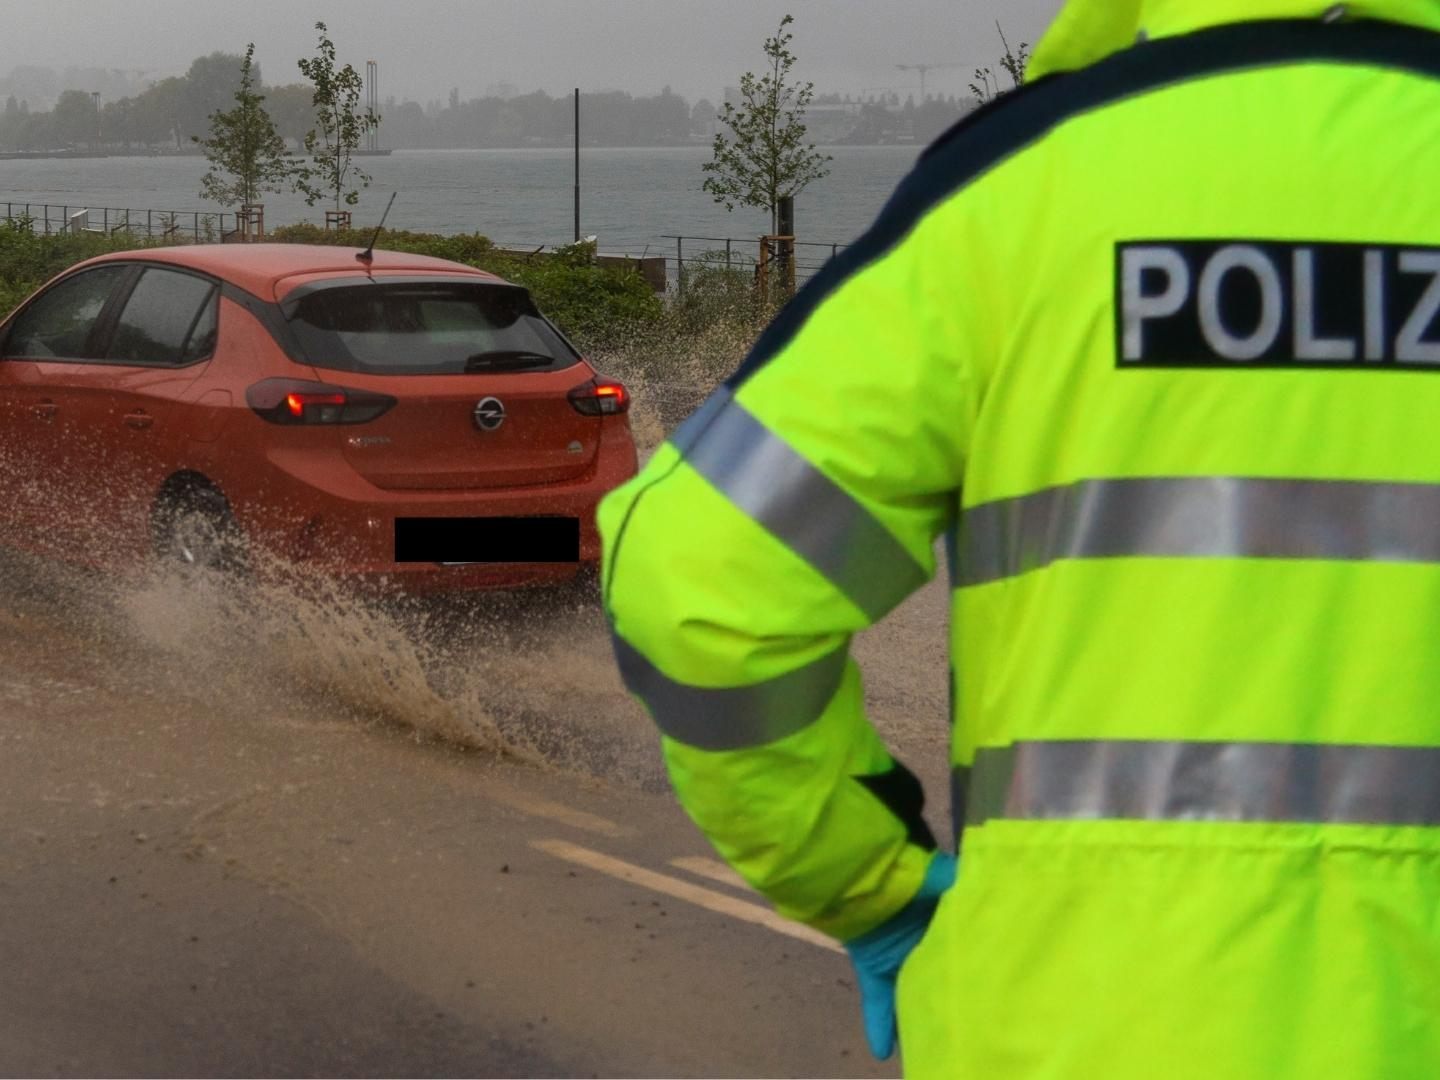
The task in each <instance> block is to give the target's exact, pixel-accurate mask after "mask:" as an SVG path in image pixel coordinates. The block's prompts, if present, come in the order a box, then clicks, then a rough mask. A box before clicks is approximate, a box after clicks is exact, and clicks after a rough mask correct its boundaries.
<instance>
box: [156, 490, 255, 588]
mask: <svg viewBox="0 0 1440 1080" xmlns="http://www.w3.org/2000/svg"><path fill="white" fill-rule="evenodd" d="M153 524H154V537H155V554H156V555H157V556H158V557H159V559H160V560H161V562H162V563H166V564H169V565H174V566H179V567H181V568H183V569H186V570H215V571H220V572H222V573H238V572H241V571H243V570H244V569H245V549H244V543H243V539H244V538H243V537H242V535H241V533H240V527H239V525H238V524H236V521H235V515H234V514H233V513H231V511H230V504H229V503H228V502H227V501H226V499H225V496H224V495H222V494H220V492H219V491H217V490H216V489H215V488H213V487H210V486H209V485H206V484H193V483H192V484H186V485H184V486H180V487H176V488H172V489H170V490H168V491H166V492H165V493H163V494H162V495H161V496H160V498H159V500H157V502H156V504H155V513H154V518H153Z"/></svg>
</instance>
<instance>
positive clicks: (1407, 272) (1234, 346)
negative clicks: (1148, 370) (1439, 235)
mask: <svg viewBox="0 0 1440 1080" xmlns="http://www.w3.org/2000/svg"><path fill="white" fill-rule="evenodd" d="M1115 277H1116V281H1115V299H1116V306H1117V309H1118V310H1117V312H1116V319H1115V324H1116V326H1115V333H1116V343H1115V346H1116V353H1115V357H1116V366H1117V367H1293V366H1303V367H1324V368H1329V367H1337V366H1339V367H1345V366H1352V367H1365V366H1389V367H1392V368H1403V369H1407V370H1415V369H1419V370H1433V371H1440V326H1437V325H1436V322H1437V319H1436V316H1437V315H1440V248H1420V247H1397V246H1389V245H1383V244H1329V243H1276V242H1273V241H1259V240H1232V241H1210V240H1206V241H1194V240H1155V241H1136V242H1133V243H1122V244H1117V245H1116V247H1115Z"/></svg>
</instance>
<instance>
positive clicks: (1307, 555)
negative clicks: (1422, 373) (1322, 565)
mask: <svg viewBox="0 0 1440 1080" xmlns="http://www.w3.org/2000/svg"><path fill="white" fill-rule="evenodd" d="M961 531H962V537H961V545H962V550H961V556H960V584H961V585H962V586H964V585H979V584H983V583H984V582H987V581H998V580H1000V579H1002V578H1008V577H1014V576H1015V575H1017V574H1024V573H1026V572H1028V571H1031V570H1038V569H1040V568H1041V567H1045V566H1049V565H1050V564H1051V563H1053V562H1056V561H1057V560H1060V559H1104V558H1114V557H1116V556H1124V555H1133V556H1160V557H1171V558H1212V559H1223V558H1255V559H1265V558H1271V559H1337V560H1363V561H1375V562H1440V485H1435V484H1395V483H1370V482H1365V481H1352V480H1274V479H1263V478H1245V477H1230V476H1214V477H1162V478H1142V479H1117V480H1082V481H1080V482H1079V483H1075V484H1071V485H1069V486H1067V487H1056V488H1047V489H1045V490H1044V491H1037V492H1034V493H1033V494H1030V495H1021V496H1019V497H1017V498H1013V499H1001V500H998V501H996V502H990V503H983V504H981V505H980V506H974V507H971V508H970V509H968V510H966V511H965V513H964V517H963V520H962V524H961Z"/></svg>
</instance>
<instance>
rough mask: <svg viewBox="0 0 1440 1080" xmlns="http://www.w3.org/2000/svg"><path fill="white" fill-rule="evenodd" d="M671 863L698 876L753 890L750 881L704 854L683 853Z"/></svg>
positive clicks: (722, 883) (737, 887)
mask: <svg viewBox="0 0 1440 1080" xmlns="http://www.w3.org/2000/svg"><path fill="white" fill-rule="evenodd" d="M670 865H671V866H673V867H675V869H677V870H684V871H686V872H687V873H691V874H694V875H695V876H696V877H703V878H709V879H710V880H711V881H718V882H720V884H721V885H729V886H731V887H733V888H736V889H744V890H746V891H747V892H749V891H751V890H750V883H749V882H747V881H746V880H745V879H744V878H742V877H741V876H740V875H739V874H737V873H736V872H735V871H734V870H731V869H730V867H728V866H726V865H725V864H724V863H723V862H720V861H719V860H718V859H707V858H706V857H705V856H704V855H681V856H680V857H679V858H678V859H671V860H670Z"/></svg>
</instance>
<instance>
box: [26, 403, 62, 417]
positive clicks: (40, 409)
mask: <svg viewBox="0 0 1440 1080" xmlns="http://www.w3.org/2000/svg"><path fill="white" fill-rule="evenodd" d="M30 411H31V412H32V413H34V415H35V418H36V419H37V420H54V419H55V414H56V413H58V412H59V411H60V406H59V405H56V404H55V403H54V402H53V401H41V402H37V403H36V404H34V405H32V406H30Z"/></svg>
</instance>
